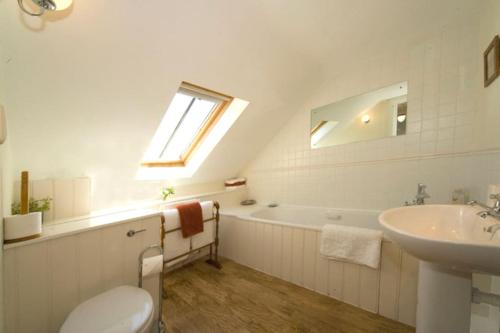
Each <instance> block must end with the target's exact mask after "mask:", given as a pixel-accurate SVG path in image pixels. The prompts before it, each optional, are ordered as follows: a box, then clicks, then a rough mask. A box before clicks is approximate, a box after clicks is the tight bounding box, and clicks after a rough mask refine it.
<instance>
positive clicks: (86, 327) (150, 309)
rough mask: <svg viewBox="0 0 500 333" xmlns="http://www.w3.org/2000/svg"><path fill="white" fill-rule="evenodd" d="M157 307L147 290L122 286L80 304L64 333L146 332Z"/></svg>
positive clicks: (64, 325)
mask: <svg viewBox="0 0 500 333" xmlns="http://www.w3.org/2000/svg"><path fill="white" fill-rule="evenodd" d="M153 314H154V306H153V299H152V298H151V295H150V294H149V293H148V292H147V291H146V290H144V289H141V288H137V287H132V286H120V287H116V288H114V289H111V290H108V291H106V292H104V293H102V294H99V295H97V296H95V297H92V298H91V299H88V300H87V301H85V302H83V303H82V304H80V305H78V306H77V307H76V308H75V309H74V310H73V311H72V312H71V313H70V314H69V316H68V317H67V318H66V321H65V322H64V324H63V325H62V327H61V330H60V333H88V332H93V333H104V332H106V333H142V332H145V331H146V330H147V329H149V327H150V326H151V323H152V321H153Z"/></svg>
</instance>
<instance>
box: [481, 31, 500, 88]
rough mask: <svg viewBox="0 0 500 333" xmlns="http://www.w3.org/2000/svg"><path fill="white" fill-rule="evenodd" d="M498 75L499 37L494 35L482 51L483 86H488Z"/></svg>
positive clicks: (499, 59) (499, 58)
mask: <svg viewBox="0 0 500 333" xmlns="http://www.w3.org/2000/svg"><path fill="white" fill-rule="evenodd" d="M499 75H500V37H498V35H496V36H495V37H494V38H493V40H492V41H491V43H490V45H489V46H488V48H487V49H486V51H484V86H485V87H487V86H489V85H490V84H491V83H492V82H493V81H495V79H496V78H497V77H498V76H499Z"/></svg>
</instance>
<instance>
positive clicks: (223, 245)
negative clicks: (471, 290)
mask: <svg viewBox="0 0 500 333" xmlns="http://www.w3.org/2000/svg"><path fill="white" fill-rule="evenodd" d="M378 215H379V212H378V211H374V210H358V209H343V208H328V207H309V206H295V205H280V206H278V207H275V208H269V207H266V206H258V205H254V206H237V207H222V209H221V218H220V230H219V231H220V253H221V255H222V256H224V257H226V258H229V259H231V260H234V261H236V262H237V263H239V264H242V265H245V266H248V267H250V268H253V269H255V270H258V271H261V272H264V273H266V274H269V275H272V276H274V277H277V278H280V279H283V280H285V281H289V282H291V283H294V284H296V285H299V286H302V287H305V288H308V289H311V290H313V291H316V292H318V293H321V294H324V295H327V296H329V297H332V298H335V299H337V300H339V301H342V302H345V303H349V304H351V305H354V306H357V307H360V308H362V309H364V310H367V311H370V312H373V313H378V314H380V315H382V316H385V317H388V318H391V319H394V320H397V321H400V322H403V323H405V324H408V325H411V326H415V318H416V304H417V276H418V260H417V259H415V258H414V257H412V256H411V255H409V254H407V253H406V252H404V251H402V250H401V248H400V247H399V246H398V245H397V244H395V243H392V242H390V241H389V240H387V239H385V238H384V241H383V242H382V254H381V265H380V267H379V269H371V268H368V267H365V266H361V265H356V264H351V263H343V262H339V261H333V260H328V259H326V258H324V257H322V256H321V255H320V253H319V245H320V244H319V243H320V236H321V227H322V226H323V225H325V224H327V223H334V224H341V225H348V226H356V227H361V228H369V229H380V227H379V223H378Z"/></svg>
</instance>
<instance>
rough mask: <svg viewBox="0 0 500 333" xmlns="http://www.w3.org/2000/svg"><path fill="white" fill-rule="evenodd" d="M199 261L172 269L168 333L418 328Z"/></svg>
mask: <svg viewBox="0 0 500 333" xmlns="http://www.w3.org/2000/svg"><path fill="white" fill-rule="evenodd" d="M221 263H222V265H223V268H222V270H221V271H219V270H217V269H215V268H213V267H212V266H209V265H207V264H206V263H205V262H203V261H197V262H194V263H192V264H189V265H187V266H185V267H183V268H180V269H178V270H176V271H174V272H171V273H168V274H167V276H166V278H165V281H164V285H165V287H166V290H167V299H166V300H165V303H164V310H163V311H164V318H165V321H166V325H167V331H168V332H184V333H188V332H217V333H218V332H231V333H233V332H346V333H356V332H377V333H378V332H381V333H382V332H383V333H391V332H414V331H415V330H414V329H413V328H411V327H409V326H406V325H403V324H401V323H398V322H395V321H393V320H390V319H386V318H383V317H381V316H378V315H375V314H372V313H370V312H367V311H364V310H361V309H359V308H356V307H353V306H350V305H348V304H345V303H342V302H339V301H336V300H334V299H332V298H330V297H327V296H323V295H320V294H318V293H315V292H313V291H310V290H307V289H304V288H301V287H298V286H295V285H293V284H291V283H288V282H285V281H283V280H280V279H277V278H274V277H271V276H269V275H266V274H263V273H260V272H257V271H255V270H252V269H250V268H247V267H245V266H241V265H238V264H236V263H234V262H232V261H230V260H225V259H223V260H221Z"/></svg>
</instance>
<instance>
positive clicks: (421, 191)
mask: <svg viewBox="0 0 500 333" xmlns="http://www.w3.org/2000/svg"><path fill="white" fill-rule="evenodd" d="M426 188H427V185H424V184H422V183H419V184H417V195H415V199H413V201H412V202H408V201H405V206H414V205H425V199H428V198H430V197H431V196H430V195H429V194H427V192H426V191H425V189H426Z"/></svg>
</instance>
